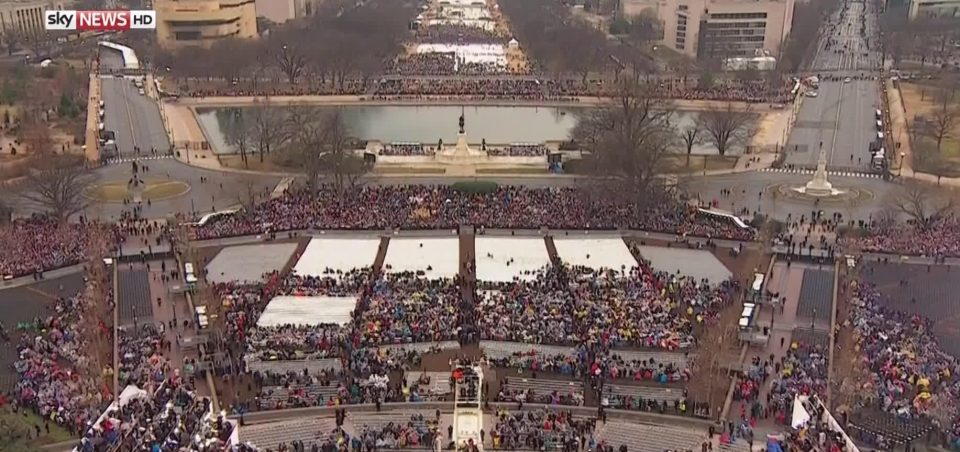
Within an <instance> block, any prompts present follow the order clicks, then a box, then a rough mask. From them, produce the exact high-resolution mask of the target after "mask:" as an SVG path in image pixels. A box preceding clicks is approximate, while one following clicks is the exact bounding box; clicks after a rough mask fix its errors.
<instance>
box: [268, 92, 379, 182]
mask: <svg viewBox="0 0 960 452" xmlns="http://www.w3.org/2000/svg"><path fill="white" fill-rule="evenodd" d="M287 125H288V127H289V128H290V129H291V137H292V145H293V147H294V148H295V152H296V153H297V155H298V156H299V158H300V163H301V164H302V165H303V168H304V170H305V172H306V176H307V187H308V188H309V189H310V190H311V191H312V192H313V193H316V192H317V190H319V188H320V178H321V177H322V176H324V175H327V176H329V177H330V180H331V182H332V184H333V186H334V188H336V189H337V191H339V192H340V193H343V192H344V191H345V190H347V189H350V188H352V187H354V186H355V185H356V184H357V183H358V182H359V181H360V178H361V177H362V176H363V174H365V173H366V171H367V169H368V168H367V166H366V165H364V162H363V159H362V158H361V157H359V156H357V155H356V154H355V153H354V150H353V149H351V147H350V141H351V139H350V131H349V129H348V127H347V125H346V123H345V122H344V120H343V114H342V112H341V111H340V110H339V109H335V110H322V109H319V108H315V107H298V108H295V109H294V110H293V111H292V112H291V114H290V116H289V117H288V120H287Z"/></svg>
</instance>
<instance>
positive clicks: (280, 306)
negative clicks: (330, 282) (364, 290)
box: [257, 296, 357, 327]
mask: <svg viewBox="0 0 960 452" xmlns="http://www.w3.org/2000/svg"><path fill="white" fill-rule="evenodd" d="M356 306H357V297H292V296H282V297H275V298H274V299H272V300H270V303H267V308H266V309H264V310H263V314H262V315H261V316H260V320H258V321H257V326H259V327H270V326H278V325H319V324H321V323H337V324H340V325H345V324H347V323H349V322H350V312H351V311H353V309H354V308H356Z"/></svg>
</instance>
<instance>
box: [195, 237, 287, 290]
mask: <svg viewBox="0 0 960 452" xmlns="http://www.w3.org/2000/svg"><path fill="white" fill-rule="evenodd" d="M296 250H297V244H296V243H273V244H269V245H241V246H228V247H226V248H224V249H222V250H220V252H219V253H217V255H216V256H214V258H213V260H211V261H210V263H209V264H207V271H208V274H207V278H208V279H209V280H210V281H212V282H215V283H222V282H232V281H242V282H249V283H255V282H260V281H263V280H264V279H263V274H264V273H270V272H273V271H276V270H280V269H282V268H283V266H284V265H286V264H287V261H288V260H290V256H292V255H293V253H294V252H295V251H296Z"/></svg>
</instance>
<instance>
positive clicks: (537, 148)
mask: <svg viewBox="0 0 960 452" xmlns="http://www.w3.org/2000/svg"><path fill="white" fill-rule="evenodd" d="M548 153H549V149H547V147H546V146H544V145H542V144H532V143H531V144H519V143H518V144H511V145H509V146H507V147H504V148H487V155H490V156H506V157H540V156H544V155H547V154H548Z"/></svg>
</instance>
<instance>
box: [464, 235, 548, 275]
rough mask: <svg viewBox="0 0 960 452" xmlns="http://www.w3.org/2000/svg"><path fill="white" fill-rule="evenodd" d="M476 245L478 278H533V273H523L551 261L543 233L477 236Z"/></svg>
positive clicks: (534, 269)
mask: <svg viewBox="0 0 960 452" xmlns="http://www.w3.org/2000/svg"><path fill="white" fill-rule="evenodd" d="M476 248H477V252H476V256H477V279H479V280H480V281H494V282H509V281H513V279H514V278H519V279H520V280H523V281H532V280H534V279H536V275H533V274H529V275H525V274H523V273H524V272H526V271H530V272H533V271H536V270H539V269H541V268H543V267H544V266H546V265H549V264H550V255H549V254H548V253H547V244H546V243H544V241H543V238H542V237H488V236H479V237H477V239H476ZM491 256H492V257H491ZM510 259H513V262H511V263H510V265H507V261H509V260H510Z"/></svg>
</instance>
